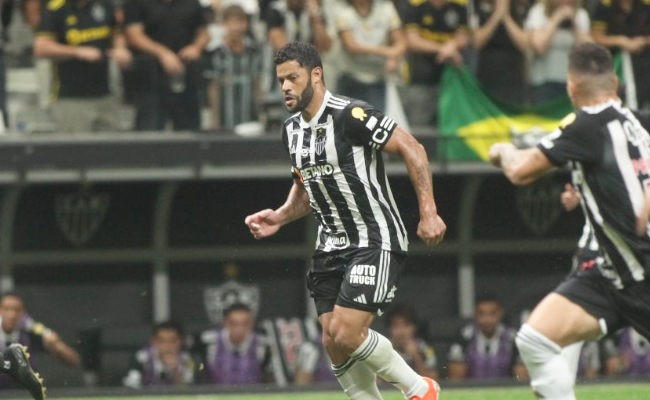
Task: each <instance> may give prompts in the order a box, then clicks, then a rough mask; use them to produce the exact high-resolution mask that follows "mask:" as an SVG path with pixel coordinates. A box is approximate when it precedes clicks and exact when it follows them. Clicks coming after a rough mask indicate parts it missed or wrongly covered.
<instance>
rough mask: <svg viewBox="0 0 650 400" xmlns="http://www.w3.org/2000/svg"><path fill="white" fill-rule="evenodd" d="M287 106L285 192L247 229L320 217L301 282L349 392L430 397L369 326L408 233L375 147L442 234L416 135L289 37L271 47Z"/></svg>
mask: <svg viewBox="0 0 650 400" xmlns="http://www.w3.org/2000/svg"><path fill="white" fill-rule="evenodd" d="M275 66H276V74H277V78H278V80H279V82H280V87H281V90H282V92H283V93H284V100H285V106H286V108H287V109H288V110H289V111H290V112H292V113H294V115H292V116H291V117H289V118H288V119H287V120H286V121H285V123H284V126H283V129H282V141H283V143H284V146H285V148H286V149H287V152H288V153H289V156H290V157H291V161H292V164H293V168H292V170H293V174H294V184H293V186H292V188H291V190H290V191H289V195H288V198H287V200H286V202H285V203H284V204H283V205H282V206H281V207H279V208H278V209H275V210H271V209H266V210H262V211H259V212H257V213H255V214H252V215H249V216H248V217H246V220H245V223H246V225H248V227H249V228H250V231H251V234H252V235H253V237H255V238H256V239H262V238H265V237H268V236H271V235H273V234H275V233H276V232H277V231H278V230H279V229H280V227H282V226H283V225H285V224H288V223H290V222H292V221H294V220H297V219H298V218H301V217H304V216H305V215H307V214H308V213H309V211H310V210H311V211H312V212H313V214H314V216H315V217H316V219H317V220H318V222H319V228H318V239H317V241H316V252H315V254H314V257H313V264H312V268H311V270H310V271H309V274H308V278H307V285H308V287H309V289H310V293H311V296H312V297H313V298H314V301H315V303H316V309H317V311H318V315H319V320H320V322H321V324H322V326H323V345H324V347H325V349H326V350H327V353H328V354H329V356H330V359H331V361H332V369H333V371H334V374H335V375H336V377H337V378H338V381H339V383H340V384H341V386H342V387H343V390H344V391H345V393H346V394H347V395H348V397H349V398H350V399H354V400H374V399H381V398H382V397H381V394H380V393H379V390H378V388H377V384H376V378H377V376H379V377H381V378H382V379H384V380H385V381H387V382H390V383H392V384H393V385H395V386H396V387H397V388H399V389H400V390H401V391H402V393H403V394H404V396H405V398H407V399H411V400H436V399H437V398H438V391H439V386H438V384H437V383H436V382H435V381H433V380H432V379H430V378H423V377H422V376H420V375H418V374H417V373H416V372H415V371H413V369H412V368H411V367H409V366H408V364H406V362H405V361H404V359H402V357H400V355H399V354H398V353H397V352H396V351H395V350H394V349H393V347H392V345H391V343H390V341H389V340H388V339H387V338H385V337H384V336H382V335H380V334H379V333H377V332H375V331H373V330H371V329H370V328H369V327H370V324H371V323H372V321H373V319H374V317H375V315H376V314H377V313H378V312H379V311H381V310H383V309H384V308H385V307H386V305H387V304H388V303H390V302H391V301H392V300H393V298H394V297H395V291H396V290H397V287H396V284H397V278H398V276H399V274H400V272H401V271H402V269H403V268H404V265H405V263H406V254H407V246H408V239H407V235H406V230H405V227H404V224H403V223H402V219H401V217H400V214H399V212H398V210H397V206H396V204H395V200H394V199H393V195H392V192H391V189H390V185H389V184H388V179H387V178H386V174H385V168H384V163H383V160H382V153H381V151H382V150H383V151H385V152H388V153H390V154H395V155H399V156H401V158H402V159H403V160H404V163H405V165H406V168H407V170H408V174H409V177H410V178H411V182H412V184H413V186H414V188H415V192H416V195H417V199H418V204H419V211H420V222H419V225H418V231H417V233H418V236H419V237H420V238H421V239H422V240H423V241H424V242H425V243H426V244H427V245H429V246H434V245H436V244H438V243H440V241H442V239H443V236H444V233H445V230H446V225H445V223H444V222H443V220H442V219H441V218H440V216H439V215H438V212H437V207H436V203H435V200H434V197H433V185H432V183H431V171H430V170H429V162H428V159H427V154H426V152H425V150H424V148H423V147H422V145H420V144H419V143H418V142H417V140H416V139H415V138H414V137H413V136H412V135H411V134H409V133H408V132H406V131H404V130H403V129H401V128H400V127H399V126H397V124H396V123H395V122H394V121H393V120H392V119H391V118H389V117H387V116H384V115H383V114H382V113H381V112H380V111H378V110H377V109H376V108H374V107H373V106H371V105H369V104H367V103H364V102H361V101H358V100H355V99H351V98H347V97H342V96H336V95H334V94H332V93H330V92H329V91H328V90H327V89H326V88H325V82H324V79H323V67H322V63H321V59H320V56H319V55H318V53H317V52H316V49H315V48H314V47H313V46H311V45H308V44H304V43H296V42H293V43H289V44H287V45H286V46H284V47H283V48H281V49H280V50H279V51H278V52H277V54H276V56H275Z"/></svg>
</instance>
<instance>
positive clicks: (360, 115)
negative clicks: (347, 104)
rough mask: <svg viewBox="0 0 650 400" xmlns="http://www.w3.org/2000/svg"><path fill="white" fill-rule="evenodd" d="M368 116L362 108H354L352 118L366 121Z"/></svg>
mask: <svg viewBox="0 0 650 400" xmlns="http://www.w3.org/2000/svg"><path fill="white" fill-rule="evenodd" d="M367 116H368V114H366V112H365V111H364V109H363V108H361V107H354V108H353V109H352V117H354V118H356V119H358V120H359V121H362V122H363V121H365V120H366V117H367Z"/></svg>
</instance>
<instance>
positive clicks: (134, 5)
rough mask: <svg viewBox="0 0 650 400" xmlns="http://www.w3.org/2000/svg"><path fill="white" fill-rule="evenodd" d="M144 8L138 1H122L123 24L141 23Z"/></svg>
mask: <svg viewBox="0 0 650 400" xmlns="http://www.w3.org/2000/svg"><path fill="white" fill-rule="evenodd" d="M143 13H144V10H143V8H142V6H141V2H140V1H127V2H125V3H124V26H129V25H131V24H143V23H144V21H145V19H144V15H143Z"/></svg>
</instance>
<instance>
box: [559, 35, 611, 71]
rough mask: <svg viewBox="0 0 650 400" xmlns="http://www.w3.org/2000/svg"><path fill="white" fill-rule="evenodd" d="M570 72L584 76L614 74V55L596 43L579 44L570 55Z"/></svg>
mask: <svg viewBox="0 0 650 400" xmlns="http://www.w3.org/2000/svg"><path fill="white" fill-rule="evenodd" d="M569 71H570V72H572V73H576V74H584V75H604V74H611V73H613V72H614V61H613V58H612V54H611V53H610V52H609V50H607V49H606V48H604V47H603V46H601V45H599V44H596V43H592V42H583V43H578V44H576V45H575V46H573V48H572V49H571V52H570V53H569Z"/></svg>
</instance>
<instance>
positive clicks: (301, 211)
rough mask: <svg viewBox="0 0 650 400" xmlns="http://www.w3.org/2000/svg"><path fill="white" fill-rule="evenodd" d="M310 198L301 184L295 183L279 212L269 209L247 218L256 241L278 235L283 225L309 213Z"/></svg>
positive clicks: (245, 221) (246, 222)
mask: <svg viewBox="0 0 650 400" xmlns="http://www.w3.org/2000/svg"><path fill="white" fill-rule="evenodd" d="M309 210H310V208H309V197H308V195H307V192H306V191H305V189H304V188H303V187H302V185H301V184H299V183H296V182H294V184H293V186H292V187H291V190H289V195H288V196H287V200H286V201H285V202H284V204H283V205H282V206H280V208H278V209H277V210H272V209H270V208H267V209H266V210H262V211H258V212H256V213H255V214H251V215H249V216H247V217H246V219H245V220H244V223H245V224H246V225H247V226H248V229H249V230H250V232H251V234H252V235H253V237H254V238H255V239H258V240H259V239H263V238H266V237H269V236H273V235H274V234H276V233H277V232H278V231H279V230H280V228H281V227H282V226H283V225H286V224H288V223H290V222H293V221H295V220H297V219H300V218H302V217H304V216H305V215H307V214H308V213H309Z"/></svg>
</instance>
